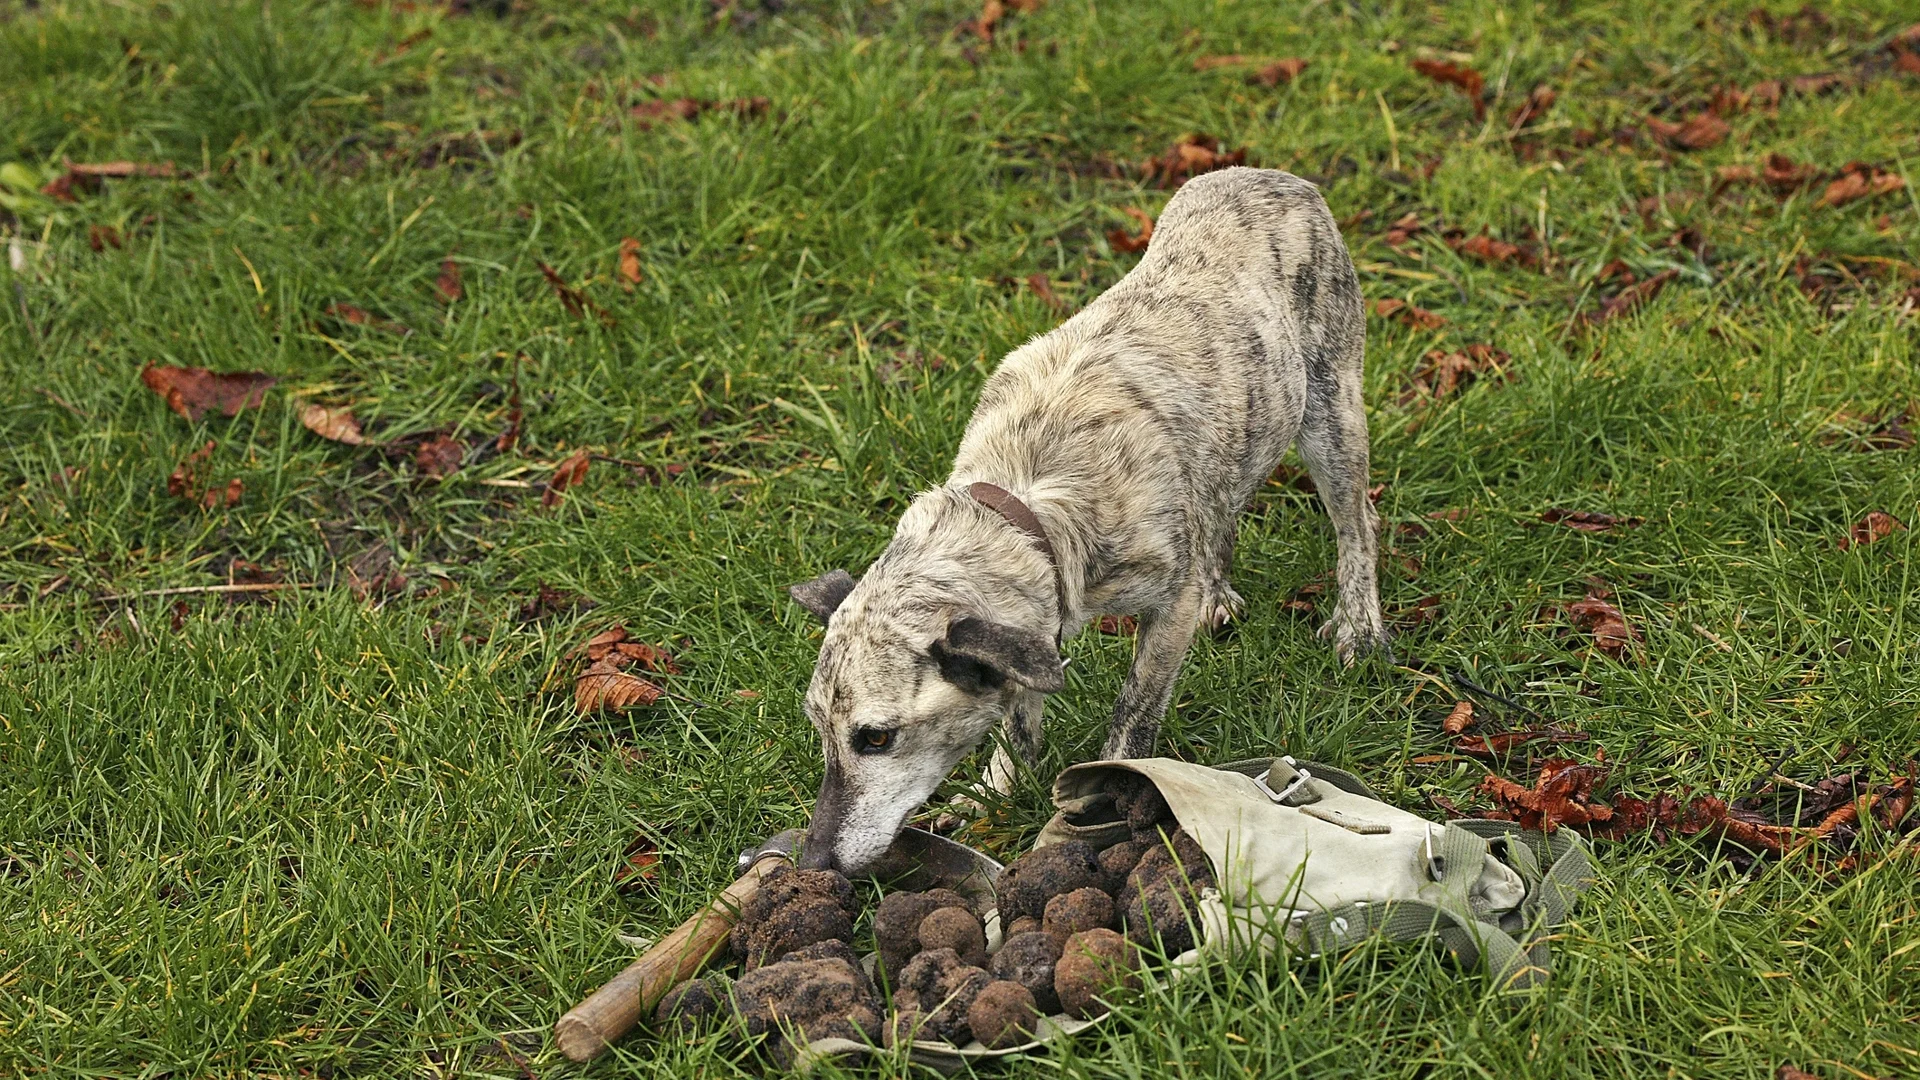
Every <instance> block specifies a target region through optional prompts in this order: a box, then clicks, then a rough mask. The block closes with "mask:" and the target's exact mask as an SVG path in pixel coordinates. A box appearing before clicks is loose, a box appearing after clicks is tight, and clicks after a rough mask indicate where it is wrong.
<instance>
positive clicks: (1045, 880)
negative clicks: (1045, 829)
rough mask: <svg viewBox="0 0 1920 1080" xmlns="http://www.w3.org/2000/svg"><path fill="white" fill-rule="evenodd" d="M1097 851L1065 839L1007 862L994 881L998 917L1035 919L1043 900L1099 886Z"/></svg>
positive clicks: (1044, 909) (1043, 910)
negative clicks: (1028, 917) (998, 878)
mask: <svg viewBox="0 0 1920 1080" xmlns="http://www.w3.org/2000/svg"><path fill="white" fill-rule="evenodd" d="M1101 881H1102V875H1101V873H1100V853H1099V852H1098V851H1095V850H1094V849H1093V847H1092V846H1091V845H1089V844H1087V843H1085V842H1084V841H1080V840H1068V841H1065V842H1063V843H1059V844H1052V845H1049V846H1047V847H1043V848H1037V849H1035V850H1033V851H1030V852H1028V853H1027V854H1025V855H1022V856H1020V857H1019V858H1018V859H1015V860H1013V862H1011V863H1009V864H1007V868H1006V870H1005V871H1004V872H1002V873H1001V875H1000V880H999V881H998V882H995V883H994V894H995V896H996V897H997V898H998V900H999V902H1000V917H1001V918H1002V919H1006V920H1008V921H1012V920H1014V919H1018V918H1020V917H1021V916H1022V915H1031V916H1033V917H1034V918H1036V919H1037V918H1039V917H1040V916H1041V915H1042V914H1043V913H1044V912H1045V911H1046V908H1047V901H1049V900H1051V899H1053V898H1054V897H1056V896H1059V895H1060V894H1061V893H1069V892H1072V891H1073V890H1075V889H1084V888H1087V887H1088V886H1092V887H1094V888H1099V887H1100V885H1101Z"/></svg>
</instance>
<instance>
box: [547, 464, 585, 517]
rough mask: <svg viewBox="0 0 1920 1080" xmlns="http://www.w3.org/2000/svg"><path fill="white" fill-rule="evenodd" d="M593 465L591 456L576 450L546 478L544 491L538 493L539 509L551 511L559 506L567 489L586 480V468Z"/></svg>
mask: <svg viewBox="0 0 1920 1080" xmlns="http://www.w3.org/2000/svg"><path fill="white" fill-rule="evenodd" d="M591 464H593V455H592V454H591V453H590V452H588V451H586V450H576V451H574V452H573V455H572V456H570V457H568V458H567V459H566V460H565V461H562V462H561V463H560V464H559V465H558V466H557V467H555V469H554V470H553V475H552V476H550V477H548V478H547V486H546V490H544V491H542V492H541V493H540V508H541V509H542V510H551V509H553V508H554V507H556V506H559V505H560V503H561V501H562V500H563V499H565V498H566V491H567V489H568V488H570V487H572V486H573V485H575V484H577V483H579V482H580V481H582V480H584V479H586V476H587V466H589V465H591Z"/></svg>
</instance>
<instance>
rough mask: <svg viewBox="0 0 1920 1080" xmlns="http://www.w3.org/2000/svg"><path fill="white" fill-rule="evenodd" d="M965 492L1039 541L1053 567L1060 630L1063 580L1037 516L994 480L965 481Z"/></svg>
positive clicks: (1064, 590) (1063, 610)
mask: <svg viewBox="0 0 1920 1080" xmlns="http://www.w3.org/2000/svg"><path fill="white" fill-rule="evenodd" d="M967 494H968V495H970V496H972V497H973V501H974V502H977V503H979V504H980V505H981V506H984V507H986V508H987V509H989V510H991V511H993V512H994V513H996V514H999V515H1000V516H1001V517H1003V518H1005V519H1006V520H1007V524H1009V525H1011V526H1013V527H1014V528H1016V529H1019V530H1020V531H1021V532H1023V533H1026V534H1027V535H1028V536H1030V537H1032V538H1033V542H1034V543H1035V544H1037V545H1039V548H1040V553H1041V554H1042V555H1045V556H1046V557H1047V564H1048V565H1049V566H1051V567H1052V568H1053V591H1054V598H1055V600H1056V601H1057V602H1058V604H1059V610H1060V629H1061V632H1062V633H1063V634H1064V633H1065V631H1066V622H1067V583H1066V580H1065V579H1064V578H1063V577H1061V575H1060V556H1059V555H1058V554H1057V553H1056V552H1055V551H1054V550H1053V541H1051V540H1049V539H1047V530H1046V529H1045V528H1044V527H1042V526H1041V524H1040V519H1039V518H1038V517H1036V516H1034V513H1033V510H1032V509H1031V508H1029V507H1028V506H1027V504H1026V503H1023V502H1021V501H1020V497H1019V496H1017V495H1015V494H1014V493H1013V492H1011V491H1008V490H1007V489H1006V488H1003V487H1001V486H1000V485H998V484H989V483H987V482H986V481H984V480H982V481H979V482H978V483H973V484H968V485H967Z"/></svg>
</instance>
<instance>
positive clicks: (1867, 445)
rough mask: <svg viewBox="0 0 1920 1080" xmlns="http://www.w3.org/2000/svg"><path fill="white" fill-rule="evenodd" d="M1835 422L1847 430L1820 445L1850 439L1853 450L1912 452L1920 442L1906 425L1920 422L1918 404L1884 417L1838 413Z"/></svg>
mask: <svg viewBox="0 0 1920 1080" xmlns="http://www.w3.org/2000/svg"><path fill="white" fill-rule="evenodd" d="M1915 291H1920V290H1915ZM1916 299H1920V298H1916ZM1834 420H1835V421H1836V422H1838V423H1839V424H1843V425H1845V429H1848V430H1843V431H1836V432H1831V433H1829V434H1827V435H1825V436H1822V437H1821V439H1820V442H1821V445H1823V446H1833V445H1835V444H1836V443H1839V442H1842V441H1849V440H1850V441H1853V442H1854V444H1855V445H1854V449H1856V450H1863V451H1866V450H1911V449H1913V447H1914V445H1915V444H1916V443H1920V435H1916V433H1915V432H1914V430H1913V427H1911V426H1909V425H1911V424H1913V423H1915V422H1916V421H1920V405H1908V406H1906V407H1905V408H1901V409H1891V410H1889V411H1888V412H1887V413H1886V414H1885V415H1884V416H1855V415H1853V414H1851V413H1841V414H1840V415H1838V416H1836V417H1834Z"/></svg>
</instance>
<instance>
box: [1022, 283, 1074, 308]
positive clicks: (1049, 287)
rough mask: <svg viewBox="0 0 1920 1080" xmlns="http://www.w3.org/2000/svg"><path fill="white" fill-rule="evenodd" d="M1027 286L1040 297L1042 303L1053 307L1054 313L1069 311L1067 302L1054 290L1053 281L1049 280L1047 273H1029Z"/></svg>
mask: <svg viewBox="0 0 1920 1080" xmlns="http://www.w3.org/2000/svg"><path fill="white" fill-rule="evenodd" d="M1027 288H1028V289H1031V290H1032V291H1033V295H1035V296H1037V297H1039V298H1040V302H1041V303H1043V304H1045V305H1047V307H1049V308H1051V309H1052V310H1053V313H1054V314H1056V315H1065V314H1066V313H1067V302H1066V301H1065V300H1062V299H1060V297H1059V295H1058V294H1056V293H1055V292H1054V291H1053V282H1051V281H1048V280H1047V275H1045V274H1028V275H1027Z"/></svg>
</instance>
